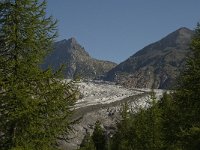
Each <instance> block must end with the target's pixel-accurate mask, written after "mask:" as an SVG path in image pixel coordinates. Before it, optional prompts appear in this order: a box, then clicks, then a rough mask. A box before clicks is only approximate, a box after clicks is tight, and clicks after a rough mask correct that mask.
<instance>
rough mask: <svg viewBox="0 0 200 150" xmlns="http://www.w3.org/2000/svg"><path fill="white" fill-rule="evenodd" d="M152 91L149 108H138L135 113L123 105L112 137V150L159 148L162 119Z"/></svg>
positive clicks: (160, 145) (153, 149) (160, 144)
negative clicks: (116, 128) (120, 117)
mask: <svg viewBox="0 0 200 150" xmlns="http://www.w3.org/2000/svg"><path fill="white" fill-rule="evenodd" d="M155 101H156V99H155V95H154V94H153V93H152V95H151V101H150V102H149V104H150V106H151V107H150V108H148V109H147V110H146V109H139V111H138V112H137V113H131V112H128V109H129V108H128V105H127V104H125V105H124V106H123V111H122V120H121V121H120V122H119V123H118V124H117V127H118V130H117V132H116V134H115V135H114V137H113V138H112V140H111V141H112V144H111V145H112V146H111V149H113V150H133V149H149V150H151V149H152V150H155V149H161V148H162V145H163V144H162V135H161V134H162V133H161V128H162V126H161V125H162V124H161V123H162V119H161V113H160V109H159V108H158V105H157V104H156V102H155Z"/></svg>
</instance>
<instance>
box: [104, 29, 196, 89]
mask: <svg viewBox="0 0 200 150" xmlns="http://www.w3.org/2000/svg"><path fill="white" fill-rule="evenodd" d="M192 35H193V31H191V30H190V29H187V28H180V29H178V30H176V31H175V32H173V33H171V34H169V35H167V36H166V37H165V38H163V39H161V40H160V41H158V42H155V43H153V44H150V45H148V46H146V47H144V48H143V49H142V50H140V51H138V52H137V53H135V54H134V55H132V56H131V57H130V58H128V59H127V60H126V61H124V62H122V63H120V64H119V65H117V66H116V67H115V68H113V69H111V70H110V71H109V72H108V73H107V74H106V76H105V77H104V79H105V80H108V81H116V82H118V83H120V84H122V85H125V86H128V87H137V88H169V87H172V86H173V84H174V83H175V80H176V78H177V76H178V75H179V73H180V70H181V68H182V67H183V66H184V64H185V58H186V55H187V54H188V52H189V44H190V41H191V37H192Z"/></svg>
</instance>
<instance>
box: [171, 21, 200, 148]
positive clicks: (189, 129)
mask: <svg viewBox="0 0 200 150" xmlns="http://www.w3.org/2000/svg"><path fill="white" fill-rule="evenodd" d="M191 50H192V55H191V56H190V57H188V59H187V64H186V68H185V70H184V71H183V73H182V75H181V77H180V79H179V84H178V89H177V90H176V92H175V93H174V96H173V99H174V101H175V104H174V107H176V112H177V113H178V115H177V118H176V119H177V120H178V130H177V131H176V132H175V136H176V137H177V139H178V144H179V145H181V146H180V147H181V148H182V149H188V147H191V148H192V147H193V148H194V149H196V148H195V145H199V144H200V143H199V129H200V128H199V127H200V116H199V114H200V25H199V24H198V25H197V28H196V30H195V35H194V37H193V40H192V43H191Z"/></svg>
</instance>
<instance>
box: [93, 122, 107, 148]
mask: <svg viewBox="0 0 200 150" xmlns="http://www.w3.org/2000/svg"><path fill="white" fill-rule="evenodd" d="M92 140H93V142H94V145H95V148H96V150H106V145H107V144H106V135H105V132H104V131H103V129H102V127H101V122H100V121H98V120H97V121H96V123H95V127H94V132H93V134H92Z"/></svg>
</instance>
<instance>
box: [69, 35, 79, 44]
mask: <svg viewBox="0 0 200 150" xmlns="http://www.w3.org/2000/svg"><path fill="white" fill-rule="evenodd" d="M67 41H68V42H69V43H71V44H72V45H74V44H78V42H77V40H76V38H75V37H71V38H69V39H68V40H67Z"/></svg>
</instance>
